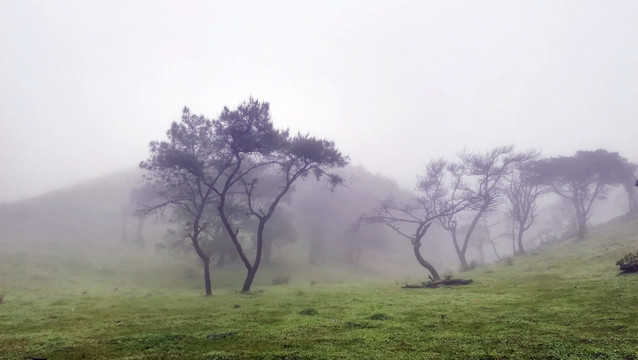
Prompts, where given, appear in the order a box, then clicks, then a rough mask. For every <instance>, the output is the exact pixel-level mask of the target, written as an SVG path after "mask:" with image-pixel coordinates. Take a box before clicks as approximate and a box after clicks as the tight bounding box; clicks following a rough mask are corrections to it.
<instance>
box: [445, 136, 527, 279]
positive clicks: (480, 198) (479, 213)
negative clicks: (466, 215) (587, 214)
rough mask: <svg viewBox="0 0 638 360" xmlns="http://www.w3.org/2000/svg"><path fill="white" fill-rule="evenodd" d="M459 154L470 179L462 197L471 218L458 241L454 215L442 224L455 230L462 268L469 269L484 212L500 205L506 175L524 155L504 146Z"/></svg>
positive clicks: (455, 239) (455, 244) (453, 232)
mask: <svg viewBox="0 0 638 360" xmlns="http://www.w3.org/2000/svg"><path fill="white" fill-rule="evenodd" d="M459 157H460V159H461V162H462V164H463V168H464V170H465V176H466V178H467V180H466V181H465V183H464V186H463V197H464V198H465V199H466V201H468V202H470V203H471V209H470V210H471V213H472V220H471V221H470V224H469V227H468V230H467V233H466V234H465V237H464V239H463V242H462V243H459V241H458V239H457V236H456V227H457V220H456V218H455V217H453V218H452V219H446V220H447V221H444V222H443V226H444V228H446V229H447V230H448V231H450V232H451V233H452V241H453V242H454V248H455V250H456V254H457V255H458V257H459V261H460V262H461V267H463V268H467V267H468V263H467V260H466V257H465V254H466V252H467V247H468V244H469V242H470V239H471V237H472V233H473V232H474V229H475V228H476V224H478V222H479V220H480V219H481V218H482V217H483V216H484V214H486V213H487V212H490V211H492V210H494V209H495V208H496V207H498V206H499V205H500V204H501V202H502V194H503V181H504V178H505V176H506V174H507V173H508V171H509V169H510V168H511V166H512V165H513V164H515V163H517V162H520V161H522V160H523V155H521V154H515V153H514V147H513V146H503V147H497V148H494V149H492V150H491V151H488V152H486V153H471V152H467V151H463V152H462V153H461V154H459Z"/></svg>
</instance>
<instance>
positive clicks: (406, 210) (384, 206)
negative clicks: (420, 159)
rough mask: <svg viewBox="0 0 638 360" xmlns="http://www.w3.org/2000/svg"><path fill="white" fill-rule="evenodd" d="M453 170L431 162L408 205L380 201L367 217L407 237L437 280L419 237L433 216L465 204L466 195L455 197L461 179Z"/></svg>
mask: <svg viewBox="0 0 638 360" xmlns="http://www.w3.org/2000/svg"><path fill="white" fill-rule="evenodd" d="M455 170H456V168H455V166H454V165H450V164H449V163H448V162H446V161H445V160H442V159H441V160H435V161H431V162H430V163H428V165H427V166H426V172H425V175H424V176H423V177H420V178H419V179H418V184H417V191H418V196H416V197H415V198H414V199H412V201H411V202H410V203H408V204H397V203H396V202H395V200H394V199H387V200H384V201H382V202H381V206H380V207H379V208H378V209H377V210H376V214H374V215H373V216H371V217H370V220H371V221H374V222H382V223H384V224H386V225H387V226H388V227H389V228H391V229H392V230H394V231H395V232H396V233H397V234H399V235H401V236H402V237H404V238H406V239H408V240H410V244H411V245H412V249H413V251H414V256H415V257H416V259H417V261H418V262H419V264H420V265H421V266H423V267H424V268H426V269H427V270H428V271H429V272H430V277H431V278H432V280H434V281H436V280H440V276H439V273H438V272H437V271H436V268H435V267H434V266H433V265H432V264H431V263H430V262H429V261H427V260H426V259H425V258H424V257H423V254H422V253H421V251H422V246H423V238H424V236H425V234H426V233H427V231H428V229H429V228H430V226H432V224H434V223H435V222H436V221H437V219H439V218H441V217H444V216H451V215H453V214H456V213H458V212H460V211H463V210H464V209H465V208H466V207H467V206H468V205H469V201H468V200H467V199H466V198H459V197H457V196H456V192H457V191H458V189H459V187H460V182H461V180H462V179H461V178H460V177H458V176H457V173H456V172H455Z"/></svg>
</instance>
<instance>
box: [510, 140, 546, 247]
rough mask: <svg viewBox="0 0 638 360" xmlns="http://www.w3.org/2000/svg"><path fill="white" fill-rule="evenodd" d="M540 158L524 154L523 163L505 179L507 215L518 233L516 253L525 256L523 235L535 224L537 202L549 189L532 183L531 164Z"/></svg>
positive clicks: (532, 152)
mask: <svg viewBox="0 0 638 360" xmlns="http://www.w3.org/2000/svg"><path fill="white" fill-rule="evenodd" d="M538 157H539V154H538V152H536V151H529V152H527V153H526V154H524V158H523V159H522V160H521V162H518V163H516V164H515V165H514V166H512V169H511V171H510V172H509V173H508V174H507V176H506V177H505V179H506V186H505V194H506V195H507V200H508V204H507V209H506V213H507V215H508V216H509V217H510V219H512V222H513V227H514V229H515V233H516V235H515V236H516V238H515V239H516V241H515V244H517V245H518V248H516V246H515V247H514V253H515V254H516V253H518V254H524V253H525V248H524V246H523V234H524V233H525V231H527V230H529V228H530V227H531V226H532V224H533V223H534V220H535V219H536V215H537V213H536V211H537V208H536V200H537V199H538V197H539V196H541V195H542V194H544V193H546V192H547V191H548V189H547V188H546V187H545V186H542V185H541V184H539V183H537V182H534V181H532V174H531V172H530V170H529V168H530V165H531V162H532V161H534V160H536V159H537V158H538Z"/></svg>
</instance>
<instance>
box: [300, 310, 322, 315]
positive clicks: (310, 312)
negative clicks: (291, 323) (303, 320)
mask: <svg viewBox="0 0 638 360" xmlns="http://www.w3.org/2000/svg"><path fill="white" fill-rule="evenodd" d="M317 314H319V311H317V309H313V308H307V309H303V310H301V311H300V312H299V315H311V316H312V315H317Z"/></svg>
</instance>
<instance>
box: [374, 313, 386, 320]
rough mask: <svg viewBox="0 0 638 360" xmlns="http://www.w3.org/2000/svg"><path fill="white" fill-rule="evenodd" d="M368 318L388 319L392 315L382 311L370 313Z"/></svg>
mask: <svg viewBox="0 0 638 360" xmlns="http://www.w3.org/2000/svg"><path fill="white" fill-rule="evenodd" d="M369 319H370V320H390V319H392V316H390V315H388V314H384V313H374V314H372V315H370V317H369Z"/></svg>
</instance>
